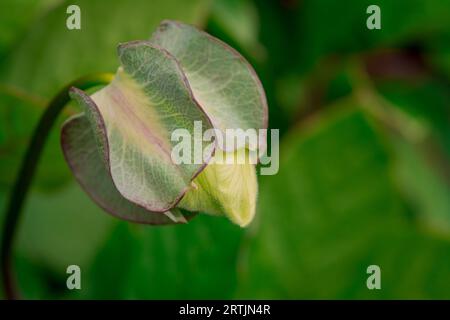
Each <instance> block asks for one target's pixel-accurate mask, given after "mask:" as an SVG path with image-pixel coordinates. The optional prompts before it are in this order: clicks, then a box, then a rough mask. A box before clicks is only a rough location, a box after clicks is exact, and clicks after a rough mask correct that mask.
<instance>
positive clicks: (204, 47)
mask: <svg viewBox="0 0 450 320" xmlns="http://www.w3.org/2000/svg"><path fill="white" fill-rule="evenodd" d="M151 41H152V42H153V43H155V44H157V45H159V46H161V47H163V48H164V49H166V50H167V51H169V52H170V54H172V55H173V56H174V57H175V58H176V59H177V60H178V62H179V63H180V65H181V68H182V69H183V71H184V73H185V74H186V78H187V80H188V81H189V84H190V86H191V88H192V91H193V94H194V96H195V99H196V100H197V101H198V102H199V103H200V105H201V106H202V107H203V108H204V110H205V112H206V113H207V114H208V116H209V118H210V119H211V122H212V124H213V126H214V128H216V129H219V130H220V131H222V133H223V134H225V130H226V129H242V130H247V129H256V130H258V129H265V128H267V101H266V97H265V93H264V89H263V88H262V85H261V83H260V81H259V79H258V77H257V75H256V73H255V71H254V70H253V68H252V67H251V66H250V65H249V64H248V62H247V61H246V60H245V59H244V58H243V57H242V56H241V55H240V54H239V53H238V52H236V51H235V50H234V49H232V48H231V47H229V46H228V45H226V44H225V43H223V42H221V41H220V40H218V39H216V38H214V37H212V36H210V35H209V34H207V33H205V32H202V31H200V30H198V29H196V28H195V27H193V26H189V25H186V24H182V23H178V22H174V21H164V22H162V23H161V25H160V26H159V28H158V30H157V31H156V32H155V33H154V34H153V36H152V39H151ZM265 140H266V139H260V141H259V143H260V145H259V147H260V148H261V149H265V143H266V141H265ZM243 146H244V145H241V144H237V145H236V146H235V148H230V147H229V146H228V147H227V146H225V148H226V149H225V150H226V151H234V150H236V149H239V148H242V147H243Z"/></svg>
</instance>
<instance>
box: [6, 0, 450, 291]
mask: <svg viewBox="0 0 450 320" xmlns="http://www.w3.org/2000/svg"><path fill="white" fill-rule="evenodd" d="M74 3H75V4H78V5H79V6H80V8H81V25H82V29H81V30H73V31H70V30H67V29H66V27H65V22H66V18H67V14H66V8H67V6H68V5H69V4H74ZM370 4H377V5H379V6H380V8H381V19H382V29H381V30H368V29H367V28H366V19H367V17H368V15H367V14H366V8H367V6H368V5H370ZM163 19H176V20H181V21H184V22H187V23H193V24H196V25H198V26H200V27H202V28H204V29H206V30H207V31H208V32H210V33H212V34H213V35H215V36H217V37H219V38H221V39H223V40H224V41H226V42H228V43H230V44H231V45H232V46H234V47H235V48H236V49H237V50H239V51H240V52H241V53H242V54H243V55H244V56H245V57H246V58H247V59H248V60H249V61H250V62H251V63H252V64H253V65H254V66H255V69H256V71H257V73H258V74H259V76H260V77H261V80H262V82H263V85H264V88H265V90H266V93H267V98H268V102H269V109H270V127H271V128H278V129H280V132H281V147H280V158H281V159H280V171H279V173H278V174H277V175H275V176H262V177H260V191H259V200H258V212H257V217H256V219H255V221H254V222H253V223H252V225H251V226H250V227H249V228H248V229H240V228H239V227H237V226H235V225H232V224H231V223H230V222H229V221H228V220H226V219H225V218H215V217H210V216H206V215H200V216H199V217H197V218H195V219H193V220H192V221H191V222H190V223H189V224H187V225H182V226H170V227H148V226H140V225H133V224H130V223H127V222H123V221H119V220H117V219H115V218H113V217H111V216H109V215H107V214H105V213H104V212H102V211H101V210H100V209H99V208H98V207H96V206H95V205H94V204H93V203H92V202H91V201H90V200H89V198H88V196H87V195H86V194H84V193H83V191H82V190H81V189H80V187H79V186H78V185H77V184H76V182H74V179H73V178H72V176H71V174H70V172H69V170H68V168H67V165H66V163H65V162H64V160H63V157H62V153H61V150H60V146H59V130H58V129H59V128H55V129H54V131H53V134H52V136H51V138H50V141H49V142H48V144H47V147H46V150H45V154H44V157H43V159H42V161H41V163H40V166H39V172H38V175H37V178H36V180H35V183H34V185H33V190H32V193H31V196H30V197H29V199H28V201H27V205H26V210H25V212H24V216H23V219H22V221H21V225H20V230H19V234H18V238H17V242H16V246H15V265H16V272H17V274H18V278H19V283H20V287H21V291H22V293H23V295H24V297H26V298H32V299H39V298H63V299H69V298H288V299H297V298H310V299H318V298H331V299H334V298H338V299H354V298H364V299H366V298H368V299H379V298H395V299H408V298H438V299H449V298H450V166H449V161H448V159H449V155H450V126H449V124H450V121H449V120H450V1H448V0H429V1H423V0H396V1H393V0H379V1H365V0H364V1H361V0H346V1H334V0H303V1H300V0H298V1H295V0H279V1H257V0H254V1H250V0H249V1H238V0H231V1H227V0H215V1H207V0H196V1H181V0H179V1H176V0H152V1H144V0H142V1H106V0H104V1H101V0H96V1H94V0H89V1H88V0H86V1H58V0H45V1H32V0H3V1H2V2H1V4H0V209H1V213H0V221H1V220H2V218H3V211H4V207H5V205H6V197H7V195H8V191H9V189H10V187H11V184H12V182H13V179H14V177H15V174H16V171H17V169H18V165H19V163H20V159H21V156H22V155H23V153H24V150H25V147H26V145H27V142H28V141H29V139H30V135H31V132H32V129H33V127H34V125H35V124H36V122H37V120H38V117H39V115H40V114H41V113H42V112H43V108H44V107H45V104H46V102H47V101H48V100H49V99H50V98H51V97H52V96H53V95H54V94H55V93H56V92H57V91H58V89H60V88H61V87H62V86H64V85H65V84H67V83H68V82H70V81H71V80H73V79H75V78H77V77H79V76H81V75H84V74H87V73H92V72H97V71H111V72H114V71H115V69H116V68H117V66H118V61H117V57H116V45H117V44H118V43H119V42H125V41H129V40H136V39H146V38H148V37H149V35H150V34H151V32H152V31H153V30H154V29H155V27H156V26H157V25H158V24H159V22H160V21H161V20H163ZM74 112H76V107H75V106H74V105H72V106H71V107H70V108H68V109H67V111H66V112H65V113H64V115H63V116H61V119H60V122H59V123H58V127H59V126H60V124H61V122H62V121H63V120H64V119H65V118H67V116H68V115H70V114H73V113H74ZM70 264H77V265H80V266H81V269H82V290H79V291H69V290H68V289H67V288H66V287H65V281H66V276H67V275H66V272H65V271H66V267H67V266H68V265H70ZM371 264H376V265H379V266H380V267H381V273H382V280H381V283H382V289H381V290H373V291H371V290H368V289H367V287H366V279H367V276H368V275H367V273H366V268H367V267H368V266H369V265H371Z"/></svg>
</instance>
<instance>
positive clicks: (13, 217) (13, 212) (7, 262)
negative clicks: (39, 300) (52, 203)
mask: <svg viewBox="0 0 450 320" xmlns="http://www.w3.org/2000/svg"><path fill="white" fill-rule="evenodd" d="M113 76H114V75H112V74H109V73H100V74H93V75H89V76H85V77H82V78H79V79H78V80H75V81H74V82H72V83H70V84H69V85H67V86H66V87H64V88H63V89H62V90H61V91H60V92H59V93H58V94H57V95H56V96H55V97H54V98H53V99H52V100H51V101H50V103H49V104H48V106H47V108H46V110H45V111H44V114H43V115H42V117H41V118H40V120H39V123H38V125H37V126H36V128H35V130H34V132H33V136H32V138H31V142H30V144H29V145H28V149H27V150H26V153H25V156H24V158H23V160H22V165H21V167H20V171H19V174H18V176H17V179H16V182H15V184H14V187H13V189H12V192H11V194H10V197H9V203H8V207H7V211H6V215H5V221H4V224H3V232H2V247H1V269H2V281H3V290H4V292H5V296H6V298H7V299H19V294H18V292H17V290H16V284H15V280H14V275H13V269H12V246H13V242H14V237H15V234H16V230H17V226H18V223H19V218H20V212H21V210H22V207H23V204H24V200H25V198H26V196H27V193H28V190H29V188H30V185H31V182H32V180H33V176H34V173H35V171H36V167H37V164H38V163H39V158H40V156H41V154H42V150H43V148H44V146H45V142H46V140H47V137H48V135H49V133H50V130H51V129H52V127H53V124H54V123H55V121H56V119H57V118H58V115H59V114H60V112H61V111H62V110H63V108H64V106H65V105H66V104H67V103H68V102H69V101H70V97H69V89H70V88H71V87H77V88H79V89H82V90H86V89H88V88H92V87H95V86H98V85H104V84H108V83H109V82H111V80H112V77H113Z"/></svg>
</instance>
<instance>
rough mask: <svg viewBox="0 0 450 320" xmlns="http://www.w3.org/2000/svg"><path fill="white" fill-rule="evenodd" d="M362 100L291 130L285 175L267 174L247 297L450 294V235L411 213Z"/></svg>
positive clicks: (246, 278) (245, 284)
mask: <svg viewBox="0 0 450 320" xmlns="http://www.w3.org/2000/svg"><path fill="white" fill-rule="evenodd" d="M353 106H354V104H352V103H349V104H347V105H345V106H343V107H339V108H337V107H334V108H333V109H330V111H329V112H328V113H327V114H326V115H324V116H322V117H319V118H318V119H316V121H315V122H313V123H310V126H309V129H305V128H303V129H302V130H296V131H295V132H294V133H292V134H291V135H290V136H288V137H287V138H288V140H287V141H285V144H284V146H283V147H282V149H281V155H282V160H281V163H280V172H279V173H278V175H276V176H269V177H264V179H262V183H261V191H260V202H259V208H260V211H259V225H257V227H255V230H253V233H254V237H253V238H252V239H250V244H249V247H248V248H247V251H246V252H247V257H246V258H247V264H246V268H245V272H244V273H243V274H242V275H241V277H240V279H241V280H242V287H241V289H240V291H239V297H245V298H295V299H298V298H309V299H310V298H313V299H317V298H335V297H339V298H396V299H399V298H401V299H404V298H433V297H435V298H436V297H439V298H443V297H449V296H450V288H448V286H446V285H443V284H444V283H448V282H449V281H450V271H448V268H447V265H448V263H449V261H450V255H449V254H448V251H449V250H450V243H449V241H448V239H446V240H440V239H438V238H434V237H433V236H431V235H428V234H423V233H421V232H419V231H418V228H417V226H416V225H415V223H414V222H413V221H412V220H410V219H409V218H408V214H407V212H406V209H405V207H404V205H403V200H402V198H401V197H400V196H399V194H398V192H397V190H396V188H395V186H394V184H393V181H392V177H391V176H390V170H391V169H390V168H391V166H390V160H389V154H388V153H387V151H386V150H385V149H386V148H385V146H384V144H383V142H382V140H381V139H380V137H379V136H378V134H377V133H376V131H375V130H374V129H373V126H372V125H371V124H370V121H368V120H367V118H366V116H364V115H363V114H362V113H360V112H359V111H352V110H354V109H353V108H352V107H353ZM336 108H337V109H336ZM279 190H283V192H279ZM371 264H376V265H379V266H380V267H381V270H382V290H379V291H377V290H374V291H370V290H368V289H367V287H366V279H367V277H368V275H367V274H366V268H367V267H368V266H369V265H371Z"/></svg>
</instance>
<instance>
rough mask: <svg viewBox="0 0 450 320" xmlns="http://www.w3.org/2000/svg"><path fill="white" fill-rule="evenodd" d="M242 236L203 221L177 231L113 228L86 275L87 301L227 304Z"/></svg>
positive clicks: (219, 222)
mask: <svg viewBox="0 0 450 320" xmlns="http://www.w3.org/2000/svg"><path fill="white" fill-rule="evenodd" d="M243 232H244V231H243V230H242V229H240V228H239V227H237V226H235V225H232V224H231V223H229V222H228V221H227V220H225V219H224V218H218V217H211V216H206V215H199V216H198V217H197V218H196V219H194V220H192V221H190V222H189V223H188V224H186V225H178V226H176V227H172V226H165V227H160V228H152V227H148V226H138V225H126V224H124V223H122V222H121V223H118V225H117V227H116V228H115V230H114V232H113V236H112V238H111V240H110V241H108V242H107V243H106V244H105V247H104V249H103V250H102V251H100V253H99V255H98V259H97V260H96V263H95V265H94V267H93V269H92V270H91V271H90V272H89V279H90V281H89V283H88V285H89V288H87V293H86V294H87V297H89V298H101V299H104V298H113V299H116V298H125V299H185V298H190V299H227V298H231V297H233V294H234V291H235V288H236V282H237V269H236V265H237V260H238V258H239V253H240V250H239V245H240V241H241V237H242V234H243Z"/></svg>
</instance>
